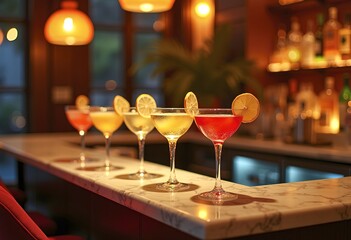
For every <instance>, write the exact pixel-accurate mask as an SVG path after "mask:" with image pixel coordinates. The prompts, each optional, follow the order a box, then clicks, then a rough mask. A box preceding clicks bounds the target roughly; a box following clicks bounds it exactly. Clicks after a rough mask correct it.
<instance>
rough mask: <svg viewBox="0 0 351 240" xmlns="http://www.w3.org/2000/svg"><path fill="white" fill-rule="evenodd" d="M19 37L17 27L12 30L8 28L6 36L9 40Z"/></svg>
mask: <svg viewBox="0 0 351 240" xmlns="http://www.w3.org/2000/svg"><path fill="white" fill-rule="evenodd" d="M17 37H18V31H17V29H16V28H11V29H10V30H8V32H7V35H6V38H7V40H8V41H10V42H12V41H15V40H16V39H17Z"/></svg>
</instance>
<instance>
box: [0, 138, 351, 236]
mask: <svg viewBox="0 0 351 240" xmlns="http://www.w3.org/2000/svg"><path fill="white" fill-rule="evenodd" d="M72 136H73V135H66V134H61V135H60V134H56V135H45V134H39V135H28V136H12V137H7V136H6V137H0V148H1V149H2V150H4V151H7V152H9V153H11V154H13V155H15V156H16V157H18V158H19V159H20V160H21V161H23V162H25V163H28V164H32V165H34V166H36V167H39V168H41V169H43V170H44V171H47V172H49V173H51V174H53V175H56V176H58V177H60V178H63V179H65V180H67V181H69V182H71V183H73V184H76V185H78V186H81V187H83V188H85V189H88V190H90V191H92V192H94V193H96V194H99V195H101V196H103V197H106V198H108V199H110V200H112V201H115V202H117V203H119V204H121V205H124V206H126V207H128V208H130V209H133V210H135V211H137V212H139V213H142V214H144V215H146V216H149V217H151V218H154V219H156V220H159V221H161V222H163V223H165V224H168V225H170V226H172V227H174V228H177V229H179V230H181V231H184V232H186V233H188V234H191V235H193V236H195V237H197V238H202V239H213V238H226V237H235V236H245V235H250V234H256V233H264V232H270V231H278V230H283V229H290V228H296V227H302V226H309V225H315V224H321V223H328V222H334V221H341V220H346V219H351V177H345V178H338V179H329V180H316V181H306V182H296V183H288V184H276V185H266V186H258V187H247V186H243V185H239V184H236V183H232V182H226V181H223V187H224V188H225V189H226V190H228V191H231V192H234V193H237V194H238V195H239V198H238V199H237V200H236V201H234V202H233V203H231V204H229V205H225V204H223V205H213V204H209V203H203V202H201V201H198V199H196V195H198V194H199V193H201V192H203V191H208V190H211V189H212V187H213V181H214V179H213V178H210V177H206V176H202V175H199V174H194V173H190V172H186V171H182V170H179V169H177V175H178V176H179V178H180V179H184V180H186V181H185V182H186V183H189V184H191V185H192V186H193V187H192V188H191V189H189V190H188V191H184V192H173V193H172V192H171V193H169V192H157V191H151V190H150V189H152V186H154V185H155V184H157V183H159V182H163V181H165V180H167V173H168V171H169V168H168V167H167V166H161V165H158V164H154V163H150V162H145V167H147V169H148V170H149V171H151V172H155V173H160V174H162V175H163V176H161V177H160V178H157V179H150V180H135V181H131V180H129V179H123V178H119V177H118V176H121V175H124V174H129V173H130V172H131V171H133V170H135V169H136V168H137V167H138V166H139V160H137V159H133V158H128V157H123V156H114V157H111V163H112V164H114V165H116V166H120V167H121V169H114V170H111V171H107V172H97V171H82V170H79V169H77V168H79V167H80V166H79V165H77V163H71V162H68V163H67V162H56V161H55V159H62V158H68V157H72V156H75V154H77V153H79V151H80V149H79V146H75V145H72V144H69V141H71V140H72V138H73V137H72ZM48 145H49V146H50V148H45V147H44V148H43V146H48ZM87 151H88V154H89V155H90V156H92V157H96V158H103V156H104V152H103V151H97V150H94V149H88V150H87ZM96 166H99V164H98V163H96V162H91V163H86V166H85V167H86V168H94V167H96Z"/></svg>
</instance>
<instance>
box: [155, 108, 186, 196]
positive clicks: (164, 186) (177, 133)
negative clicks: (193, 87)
mask: <svg viewBox="0 0 351 240" xmlns="http://www.w3.org/2000/svg"><path fill="white" fill-rule="evenodd" d="M151 119H152V121H153V122H154V125H155V127H156V129H157V131H158V132H159V133H161V135H163V136H164V137H165V138H166V139H167V141H168V145H169V153H170V176H169V179H168V181H167V182H165V183H161V184H158V185H157V189H159V190H162V191H168V192H172V191H183V190H186V189H188V188H189V185H188V184H185V183H181V182H178V180H177V178H176V174H175V151H176V146H177V141H178V139H179V138H180V137H181V136H182V135H183V134H184V133H186V132H187V131H188V129H189V128H190V126H191V124H192V122H193V118H192V117H191V116H190V115H189V114H187V113H186V111H185V109H184V108H154V109H152V113H151Z"/></svg>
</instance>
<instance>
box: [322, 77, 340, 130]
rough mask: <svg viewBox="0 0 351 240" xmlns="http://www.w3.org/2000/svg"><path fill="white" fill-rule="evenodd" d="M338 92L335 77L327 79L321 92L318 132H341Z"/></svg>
mask: <svg viewBox="0 0 351 240" xmlns="http://www.w3.org/2000/svg"><path fill="white" fill-rule="evenodd" d="M338 98H339V97H338V94H337V93H336V91H335V89H334V78H333V77H327V78H326V79H325V89H324V90H323V91H322V92H321V93H320V94H319V97H318V100H319V105H320V109H321V112H320V118H319V124H318V129H317V131H318V132H321V133H338V132H339V124H340V121H339V101H338Z"/></svg>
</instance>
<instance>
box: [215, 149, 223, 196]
mask: <svg viewBox="0 0 351 240" xmlns="http://www.w3.org/2000/svg"><path fill="white" fill-rule="evenodd" d="M222 146H223V145H222V144H221V143H214V149H215V155H216V184H215V187H214V189H215V190H222V183H221V156H222Z"/></svg>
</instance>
